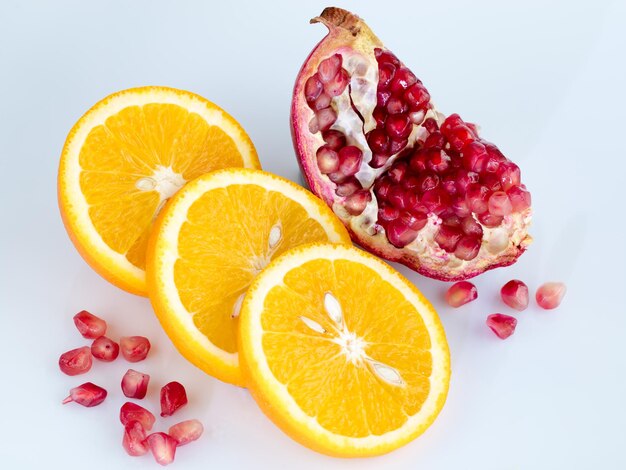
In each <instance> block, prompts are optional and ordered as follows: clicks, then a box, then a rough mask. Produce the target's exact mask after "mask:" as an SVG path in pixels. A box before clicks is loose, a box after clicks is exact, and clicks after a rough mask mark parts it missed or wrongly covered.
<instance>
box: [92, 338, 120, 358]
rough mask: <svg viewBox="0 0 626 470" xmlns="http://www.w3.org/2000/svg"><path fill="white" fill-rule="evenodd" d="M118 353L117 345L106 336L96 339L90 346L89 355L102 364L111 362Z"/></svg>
mask: <svg viewBox="0 0 626 470" xmlns="http://www.w3.org/2000/svg"><path fill="white" fill-rule="evenodd" d="M119 353H120V347H119V345H118V344H117V343H116V342H115V341H113V340H112V339H110V338H107V337H106V336H100V337H99V338H96V339H95V340H94V341H93V343H92V344H91V355H92V356H93V357H95V358H96V359H98V360H100V361H104V362H112V361H114V360H115V359H117V356H118V355H119Z"/></svg>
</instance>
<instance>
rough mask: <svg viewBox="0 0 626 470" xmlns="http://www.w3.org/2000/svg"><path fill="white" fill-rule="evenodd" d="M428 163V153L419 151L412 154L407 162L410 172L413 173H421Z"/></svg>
mask: <svg viewBox="0 0 626 470" xmlns="http://www.w3.org/2000/svg"><path fill="white" fill-rule="evenodd" d="M427 162H428V152H426V151H423V150H419V151H417V152H415V153H414V154H413V156H412V157H411V159H410V160H409V166H410V167H411V170H413V171H415V172H418V173H419V172H422V171H425V170H426V163H427Z"/></svg>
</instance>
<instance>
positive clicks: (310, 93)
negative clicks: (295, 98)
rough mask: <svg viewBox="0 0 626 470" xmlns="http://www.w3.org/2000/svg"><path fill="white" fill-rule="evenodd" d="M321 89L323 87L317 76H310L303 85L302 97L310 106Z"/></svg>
mask: <svg viewBox="0 0 626 470" xmlns="http://www.w3.org/2000/svg"><path fill="white" fill-rule="evenodd" d="M323 89H324V85H323V84H322V82H320V79H319V76H318V75H317V74H316V73H315V74H313V75H311V76H310V77H309V79H308V80H307V81H306V83H305V84H304V96H305V97H306V100H307V102H308V103H309V104H310V103H312V102H313V101H315V100H316V99H317V97H318V96H320V94H321V93H322V90H323Z"/></svg>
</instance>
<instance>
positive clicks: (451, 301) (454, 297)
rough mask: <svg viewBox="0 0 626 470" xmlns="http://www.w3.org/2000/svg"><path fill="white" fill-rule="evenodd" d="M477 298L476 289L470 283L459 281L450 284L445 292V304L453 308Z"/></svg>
mask: <svg viewBox="0 0 626 470" xmlns="http://www.w3.org/2000/svg"><path fill="white" fill-rule="evenodd" d="M477 298H478V289H476V286H475V285H474V284H472V283H471V282H467V281H460V282H457V283H455V284H452V285H451V286H450V288H449V289H448V291H447V292H446V302H448V305H450V306H451V307H454V308H458V307H460V306H461V305H465V304H466V303H468V302H471V301H472V300H476V299H477Z"/></svg>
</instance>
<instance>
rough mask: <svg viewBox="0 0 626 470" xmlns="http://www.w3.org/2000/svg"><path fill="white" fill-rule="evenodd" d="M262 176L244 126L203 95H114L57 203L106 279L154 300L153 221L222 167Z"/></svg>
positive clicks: (92, 118) (90, 122) (94, 113)
mask: <svg viewBox="0 0 626 470" xmlns="http://www.w3.org/2000/svg"><path fill="white" fill-rule="evenodd" d="M231 166H243V167H250V168H260V167H261V166H260V164H259V160H258V157H257V154H256V150H255V149H254V146H253V145H252V142H251V141H250V138H249V137H248V135H247V134H246V133H245V131H244V130H243V129H242V128H241V126H240V125H239V124H238V123H237V121H235V120H234V119H233V118H232V117H231V116H230V115H228V114H227V113H226V112H225V111H224V110H222V109H221V108H219V107H218V106H217V105H215V104H213V103H211V102H210V101H207V100H206V99H204V98H202V97H201V96H198V95H195V94H193V93H189V92H187V91H182V90H176V89H173V88H164V87H144V88H132V89H129V90H124V91H120V92H118V93H114V94H112V95H110V96H108V97H106V98H105V99H103V100H102V101H100V102H99V103H97V104H96V105H95V106H94V107H93V108H91V109H90V110H89V111H87V113H86V114H85V115H84V116H83V117H81V118H80V119H79V120H78V122H77V123H76V124H75V125H74V127H73V128H72V130H71V132H70V134H69V136H68V137H67V140H66V141H65V146H64V148H63V153H62V155H61V163H60V166H59V176H58V196H59V207H60V210H61V216H62V217H63V222H64V223H65V228H66V229H67V232H68V234H69V235H70V238H71V239H72V241H73V242H74V245H75V246H76V248H77V249H78V251H79V252H80V254H81V255H82V256H83V258H84V259H85V260H86V261H87V262H88V263H89V265H90V266H91V267H92V268H93V269H95V270H96V271H97V272H98V273H99V274H100V275H101V276H103V277H104V278H105V279H107V280H108V281H110V282H112V283H113V284H115V285H116V286H118V287H120V288H122V289H124V290H126V291H128V292H132V293H134V294H139V295H146V294H147V291H146V283H145V271H144V269H145V249H146V242H147V240H148V236H149V234H150V230H151V228H152V224H153V221H154V218H155V217H156V215H157V214H158V212H159V211H160V209H161V207H163V204H164V203H165V201H166V200H167V199H168V198H170V197H171V196H172V195H173V194H174V193H175V192H176V191H178V189H179V188H180V187H181V186H182V185H184V184H185V183H186V182H187V181H190V180H192V179H194V178H196V177H198V176H200V175H202V174H204V173H208V172H209V171H212V170H216V169H219V168H225V167H231Z"/></svg>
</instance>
